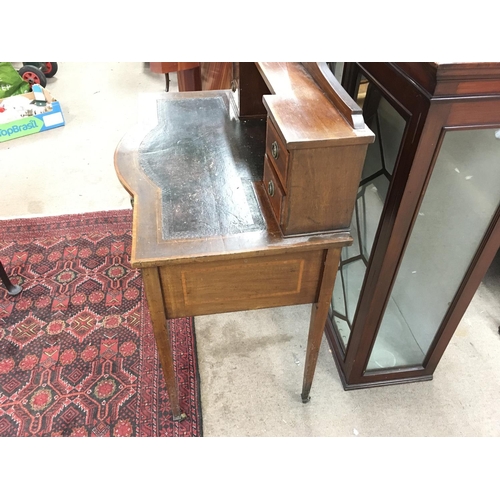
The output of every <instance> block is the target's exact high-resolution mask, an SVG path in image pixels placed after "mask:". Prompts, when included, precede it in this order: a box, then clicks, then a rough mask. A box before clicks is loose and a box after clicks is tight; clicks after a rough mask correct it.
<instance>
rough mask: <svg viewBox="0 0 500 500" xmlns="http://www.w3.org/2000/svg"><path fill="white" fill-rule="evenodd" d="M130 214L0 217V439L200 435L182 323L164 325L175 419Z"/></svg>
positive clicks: (188, 325) (191, 352) (190, 349)
mask: <svg viewBox="0 0 500 500" xmlns="http://www.w3.org/2000/svg"><path fill="white" fill-rule="evenodd" d="M131 232H132V212H131V211H130V210H116V211H110V212H94V213H87V214H78V215H63V216H57V217H40V218H31V219H16V220H4V221H0V261H1V262H2V263H3V265H4V267H5V269H6V271H7V274H8V275H9V276H10V277H11V280H12V282H13V283H14V284H19V285H21V286H22V288H23V291H22V292H21V294H19V295H18V296H15V297H12V296H9V295H8V294H7V292H6V289H5V288H4V287H3V286H0V436H201V434H202V430H201V409H200V402H199V381H198V373H197V365H196V346H195V337H194V325H193V319H192V318H182V319H176V320H172V321H170V331H171V341H172V346H173V351H174V364H175V369H176V373H177V380H178V381H179V389H180V401H181V408H182V411H183V412H184V413H186V415H187V418H186V419H185V420H184V421H182V422H174V421H173V420H172V414H171V411H170V404H169V400H168V395H167V391H166V387H165V381H164V378H163V373H162V370H161V367H160V364H159V359H158V353H157V350H156V343H155V339H154V335H153V331H152V326H151V319H150V316H149V310H148V308H147V302H146V299H145V296H144V289H143V283H142V278H141V274H140V271H139V270H138V269H133V268H131V266H130V250H131Z"/></svg>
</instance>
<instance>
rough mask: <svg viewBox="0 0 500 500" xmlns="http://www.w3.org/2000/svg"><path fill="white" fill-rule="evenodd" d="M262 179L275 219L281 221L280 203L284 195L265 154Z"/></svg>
mask: <svg viewBox="0 0 500 500" xmlns="http://www.w3.org/2000/svg"><path fill="white" fill-rule="evenodd" d="M262 180H263V183H264V189H265V190H266V193H267V197H268V199H269V201H270V202H271V206H272V208H273V212H274V215H275V217H276V220H277V221H278V222H279V223H281V205H282V204H283V198H284V195H283V191H282V188H281V182H280V181H279V180H278V178H277V176H276V173H275V171H274V168H273V167H272V166H271V164H270V162H269V160H268V158H267V155H265V156H264V176H263V179H262Z"/></svg>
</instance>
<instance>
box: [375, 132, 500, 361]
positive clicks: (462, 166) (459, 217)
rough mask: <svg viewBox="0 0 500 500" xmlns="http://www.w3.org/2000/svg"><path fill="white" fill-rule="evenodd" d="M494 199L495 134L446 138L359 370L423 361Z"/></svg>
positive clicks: (499, 183)
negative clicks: (365, 361) (366, 358)
mask: <svg viewBox="0 0 500 500" xmlns="http://www.w3.org/2000/svg"><path fill="white" fill-rule="evenodd" d="M499 200H500V141H499V140H498V139H496V138H495V131H493V130H455V131H450V132H447V133H446V135H445V138H444V141H443V144H442V147H441V150H440V152H439V156H438V159H437V161H436V165H435V167H434V171H433V173H432V176H431V179H430V182H429V186H428V188H427V191H426V193H425V196H424V199H423V202H422V205H421V208H420V211H419V214H418V218H417V221H416V222H415V226H414V228H413V231H412V233H411V237H410V241H409V243H408V247H407V249H406V252H405V255H404V257H403V261H402V263H401V268H400V269H399V272H398V275H397V278H396V282H395V284H394V289H393V291H392V294H391V297H390V300H389V303H388V307H387V310H386V312H385V314H384V317H383V319H382V323H381V325H380V329H379V332H378V336H377V339H376V341H375V344H374V347H373V352H372V354H371V357H370V360H369V363H368V367H367V369H369V370H370V369H377V368H390V367H392V366H398V367H400V366H409V365H421V364H422V363H423V361H424V358H425V356H426V355H427V352H428V350H429V347H430V345H431V344H432V342H433V340H434V337H435V335H436V333H437V330H438V328H439V326H440V324H441V322H442V320H443V318H444V316H445V314H446V311H447V310H448V307H449V305H450V303H451V302H452V300H453V298H454V296H455V294H456V292H457V290H458V287H459V286H460V283H461V282H462V280H463V278H464V276H465V274H466V272H467V269H468V267H469V265H470V263H471V260H472V259H473V257H474V254H475V253H476V251H477V248H478V246H479V244H480V242H481V240H482V238H483V236H484V233H485V231H486V229H487V228H488V226H489V224H490V222H491V219H492V217H493V215H494V213H495V211H496V210H497V207H498V203H499ZM387 353H391V354H392V356H389V355H388V354H387Z"/></svg>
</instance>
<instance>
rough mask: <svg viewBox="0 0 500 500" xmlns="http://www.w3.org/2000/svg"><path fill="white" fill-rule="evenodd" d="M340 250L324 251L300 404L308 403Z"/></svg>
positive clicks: (308, 340)
mask: <svg viewBox="0 0 500 500" xmlns="http://www.w3.org/2000/svg"><path fill="white" fill-rule="evenodd" d="M340 251H341V249H340V248H330V249H329V250H326V256H325V262H324V267H323V276H322V277H321V285H320V287H319V294H318V300H317V302H316V303H314V304H313V305H312V311H311V323H310V325H309V337H308V339H307V351H306V362H305V367H304V382H303V385H302V402H303V403H308V402H309V401H310V399H311V398H310V396H309V392H310V391H311V385H312V381H313V377H314V372H315V370H316V362H317V361H318V354H319V348H320V346H321V340H322V339H323V331H324V329H325V323H326V318H327V316H328V309H329V308H330V301H331V299H332V293H333V286H334V285H335V277H336V275H337V269H338V267H339V260H340Z"/></svg>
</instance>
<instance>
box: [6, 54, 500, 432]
mask: <svg viewBox="0 0 500 500" xmlns="http://www.w3.org/2000/svg"><path fill="white" fill-rule="evenodd" d="M19 64H20V63H19ZM47 88H48V89H49V90H50V92H52V94H53V95H54V96H55V97H56V98H57V99H58V100H59V101H60V102H61V105H62V108H63V113H64V116H65V119H66V125H65V126H64V127H62V128H59V129H55V130H50V131H47V132H44V133H41V134H38V135H35V136H31V137H24V138H21V139H16V140H14V141H10V142H6V143H2V144H0V169H1V172H2V204H1V206H0V218H2V219H5V218H12V217H35V216H42V215H58V214H64V213H79V212H89V211H95V210H108V209H109V210H112V209H121V208H130V203H129V196H128V194H127V193H126V192H125V190H124V189H123V188H122V186H121V184H120V183H119V182H118V180H117V178H116V175H115V171H114V167H113V152H114V150H115V147H116V145H117V143H118V141H119V140H120V138H121V137H122V136H123V135H124V134H125V133H126V132H127V131H128V130H129V129H130V128H131V127H132V126H133V125H134V124H135V123H136V117H137V95H138V93H139V92H158V91H162V90H163V89H164V78H163V76H162V75H155V74H152V73H151V72H150V71H149V69H148V67H147V65H145V64H143V63H110V64H104V63H95V64H82V63H60V64H59V72H58V74H57V75H56V77H55V78H53V79H51V80H49V83H48V85H47ZM175 89H176V81H175V78H173V81H172V82H171V91H175ZM498 257H499V256H497V259H496V261H495V263H494V265H492V266H491V268H490V270H489V272H488V275H487V277H486V278H485V280H484V281H483V284H482V285H481V287H480V288H479V290H478V291H477V293H476V295H475V297H474V300H473V301H472V303H471V305H470V307H469V309H468V310H467V313H466V314H465V316H464V318H463V320H462V322H461V323H460V326H459V328H458V329H457V332H456V334H455V336H454V338H453V340H452V341H451V343H450V345H449V347H448V349H447V351H446V352H445V354H444V356H443V358H442V360H441V363H440V365H439V366H438V369H437V370H436V372H435V375H434V380H433V381H431V382H421V383H415V384H406V385H399V386H393V387H383V388H377V389H365V390H359V391H350V392H345V391H344V390H343V389H342V386H341V383H340V380H339V376H338V374H337V370H336V368H335V364H334V362H333V359H332V357H331V354H330V353H329V349H328V345H327V343H326V341H324V342H323V345H322V348H321V351H320V357H319V360H318V367H317V371H316V376H315V380H314V383H313V387H312V391H311V396H312V400H311V402H310V403H309V404H308V405H303V404H302V403H301V401H300V390H301V384H302V371H303V362H304V355H305V342H306V335H307V330H308V322H309V312H310V306H298V307H288V308H278V309H267V310H261V311H251V312H242V313H231V314H221V315H213V316H204V317H198V318H196V334H197V344H198V355H199V363H200V376H201V392H202V411H203V424H204V435H205V436H352V437H355V436H500V401H499V399H500V398H498V394H499V392H500V367H499V361H500V335H499V334H498V326H499V325H500V279H499V278H500V262H499V259H498Z"/></svg>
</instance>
